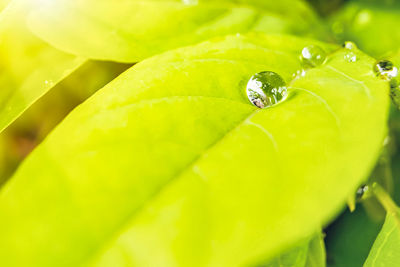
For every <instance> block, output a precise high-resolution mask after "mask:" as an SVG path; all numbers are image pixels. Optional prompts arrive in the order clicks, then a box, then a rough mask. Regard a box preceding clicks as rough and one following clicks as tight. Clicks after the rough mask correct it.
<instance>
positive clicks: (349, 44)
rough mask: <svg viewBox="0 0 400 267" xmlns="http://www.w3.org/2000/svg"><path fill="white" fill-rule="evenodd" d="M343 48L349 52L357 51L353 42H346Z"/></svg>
mask: <svg viewBox="0 0 400 267" xmlns="http://www.w3.org/2000/svg"><path fill="white" fill-rule="evenodd" d="M343 48H345V49H348V50H353V49H356V48H357V46H356V44H355V43H353V42H350V41H346V42H344V43H343Z"/></svg>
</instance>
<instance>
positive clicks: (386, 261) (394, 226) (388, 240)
mask: <svg viewBox="0 0 400 267" xmlns="http://www.w3.org/2000/svg"><path fill="white" fill-rule="evenodd" d="M399 220H400V216H399V212H397V214H391V213H388V215H387V216H386V221H385V223H384V224H383V227H382V230H381V231H380V233H379V235H378V237H377V238H376V240H375V243H374V245H373V246H372V249H371V251H370V253H369V255H368V258H367V260H366V262H365V264H364V267H372V266H373V267H380V266H382V267H384V266H385V267H387V266H399V265H400V224H399Z"/></svg>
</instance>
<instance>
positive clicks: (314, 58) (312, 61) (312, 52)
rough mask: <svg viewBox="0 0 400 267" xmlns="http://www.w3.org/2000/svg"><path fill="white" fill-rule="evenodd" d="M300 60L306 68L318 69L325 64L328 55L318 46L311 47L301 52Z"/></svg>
mask: <svg viewBox="0 0 400 267" xmlns="http://www.w3.org/2000/svg"><path fill="white" fill-rule="evenodd" d="M300 59H301V62H302V63H303V65H304V66H305V67H317V66H320V65H322V64H323V63H324V62H325V60H326V53H325V51H324V50H323V49H322V48H321V47H319V46H317V45H309V46H306V47H304V48H303V50H302V51H301V56H300Z"/></svg>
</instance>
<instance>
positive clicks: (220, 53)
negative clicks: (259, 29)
mask: <svg viewBox="0 0 400 267" xmlns="http://www.w3.org/2000/svg"><path fill="white" fill-rule="evenodd" d="M311 44H317V45H320V46H322V47H324V48H325V50H326V51H327V52H329V57H328V59H327V63H326V65H323V66H321V67H318V68H315V69H311V70H309V71H307V74H306V75H305V76H302V77H299V78H298V79H295V80H293V73H295V72H297V71H298V70H299V69H301V68H302V66H301V63H300V59H299V54H300V52H301V50H302V48H303V47H304V46H307V45H311ZM334 49H336V47H332V46H330V45H324V44H322V43H318V42H316V41H312V40H307V39H299V38H295V37H290V36H269V35H264V34H250V35H245V36H241V35H239V36H236V35H235V36H229V37H226V38H223V39H221V38H218V39H216V40H212V41H207V42H204V43H202V44H199V45H196V46H193V47H187V48H182V49H179V50H175V51H170V52H167V53H165V54H162V55H159V56H156V57H153V58H151V59H148V60H145V61H143V62H141V63H139V64H137V65H135V66H134V67H132V68H131V69H129V70H128V71H127V72H125V73H124V74H122V75H121V76H120V77H118V78H117V79H116V80H114V81H113V82H111V83H110V84H109V85H107V86H106V87H105V88H103V89H102V90H100V91H99V92H98V93H96V94H95V95H94V96H93V97H91V98H90V99H89V100H88V101H86V102H85V103H84V104H83V105H81V106H80V107H78V108H77V109H75V110H74V111H73V112H72V113H71V114H70V115H69V116H68V117H67V118H66V119H65V120H64V121H63V122H62V123H61V124H60V125H59V126H58V127H57V129H56V130H55V131H54V132H53V133H52V134H50V136H49V137H48V138H47V139H46V140H45V141H44V142H43V143H42V144H41V145H40V146H39V147H38V148H37V149H36V150H35V151H34V152H33V153H32V154H31V155H30V156H29V157H28V159H27V160H26V161H25V162H24V163H23V164H22V166H21V167H20V168H19V170H18V171H17V172H16V174H15V175H14V177H13V178H12V179H11V180H9V182H8V183H7V184H6V185H5V186H4V187H3V188H2V191H1V192H0V235H1V236H2V238H1V239H0V265H4V266H10V267H12V266H25V265H30V266H54V265H55V264H56V265H57V266H77V265H85V266H124V265H125V266H126V265H128V266H129V265H132V266H149V265H150V266H243V265H245V266H246V265H251V264H254V263H257V262H260V261H261V260H265V259H268V258H270V257H273V256H276V255H278V254H279V253H281V252H283V251H284V250H285V249H288V248H289V247H290V246H293V245H294V244H295V243H296V242H299V241H300V240H304V238H307V237H309V236H311V235H312V234H314V233H315V232H316V231H318V230H319V229H321V226H322V225H323V224H325V223H328V222H329V221H330V219H332V218H333V216H335V215H336V214H337V212H338V211H339V210H340V208H342V206H343V205H344V203H345V202H346V199H347V197H348V196H349V195H350V194H352V193H353V192H354V191H355V189H356V187H357V186H358V185H359V184H360V183H361V182H362V181H363V180H364V179H365V178H366V177H367V176H368V174H369V172H370V170H371V168H372V167H373V165H374V162H375V160H376V158H377V156H378V154H379V150H380V148H381V146H382V142H383V139H384V137H385V136H386V118H387V113H388V112H387V110H388V106H389V98H388V85H387V82H384V81H382V80H380V79H378V78H376V77H375V75H374V73H373V72H372V70H371V66H372V64H373V62H374V60H373V59H371V58H369V57H368V56H365V55H364V54H362V53H361V52H359V51H354V52H355V53H356V54H357V57H358V60H357V62H351V63H350V62H348V61H347V60H345V59H344V58H345V55H346V53H347V51H345V50H344V49H339V50H337V51H336V52H333V50H334ZM264 70H269V71H274V72H276V73H279V74H280V75H281V76H282V77H283V78H284V79H285V80H286V82H288V83H289V85H290V86H289V92H290V94H289V97H288V99H287V100H286V101H284V102H283V103H281V104H279V105H277V106H275V107H272V108H268V109H258V108H256V107H255V106H253V105H252V104H250V102H249V101H248V99H247V96H246V89H245V88H246V84H247V81H248V80H249V78H250V77H251V76H252V75H253V74H255V73H257V72H260V71H264ZM361 133H362V134H361ZM349 162H351V163H352V164H348V163H349ZM338 166H340V168H338ZM299 188H301V190H299ZM20 255H24V257H21V256H20Z"/></svg>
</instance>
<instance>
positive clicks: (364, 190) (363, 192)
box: [356, 184, 369, 200]
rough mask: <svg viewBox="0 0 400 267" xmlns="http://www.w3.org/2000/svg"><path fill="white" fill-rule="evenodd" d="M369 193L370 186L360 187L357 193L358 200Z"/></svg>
mask: <svg viewBox="0 0 400 267" xmlns="http://www.w3.org/2000/svg"><path fill="white" fill-rule="evenodd" d="M368 191H369V186H368V185H365V184H364V185H362V186H360V187H359V188H358V189H357V192H356V198H357V200H361V199H362V198H363V197H364V196H365V195H366V193H367V192H368Z"/></svg>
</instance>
